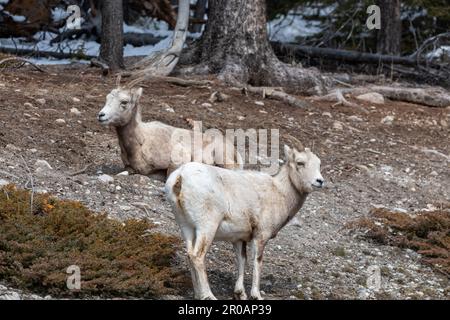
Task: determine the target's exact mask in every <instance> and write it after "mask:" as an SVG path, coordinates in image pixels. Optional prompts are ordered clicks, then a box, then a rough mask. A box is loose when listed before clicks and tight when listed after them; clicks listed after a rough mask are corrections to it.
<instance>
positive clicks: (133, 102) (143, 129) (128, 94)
mask: <svg viewBox="0 0 450 320" xmlns="http://www.w3.org/2000/svg"><path fill="white" fill-rule="evenodd" d="M141 95H142V88H129V87H118V88H116V89H113V90H112V91H111V92H110V93H109V94H108V95H107V96H106V104H105V106H104V107H103V109H102V110H101V111H100V112H99V114H98V116H97V118H98V121H99V122H100V123H101V124H104V125H111V126H113V127H115V129H116V132H117V136H118V138H119V145H120V150H121V158H122V161H123V164H124V165H125V168H126V169H127V170H130V169H131V170H132V171H134V172H136V173H140V174H144V175H148V174H151V173H154V172H156V171H159V170H167V175H168V174H169V173H170V172H171V171H173V170H175V169H176V168H177V167H179V166H180V165H182V164H183V163H186V162H190V161H193V160H195V159H194V154H195V153H194V150H193V143H192V142H191V141H192V140H191V139H190V137H192V136H193V131H191V130H186V129H181V128H176V127H172V126H169V125H167V124H164V123H161V122H158V121H151V122H142V120H141V107H140V105H139V98H140V97H141ZM186 135H187V136H188V137H189V139H184V140H183V139H177V138H176V137H186ZM219 140H221V141H218V140H217V139H214V138H212V137H206V136H205V135H203V137H202V141H201V142H200V144H201V146H200V148H201V149H202V150H203V151H205V154H206V153H207V151H209V152H210V154H209V157H208V156H206V157H203V159H202V158H200V159H201V160H200V161H203V162H204V163H207V164H211V165H219V166H223V167H224V168H228V169H234V168H242V158H241V156H240V155H239V153H238V152H237V151H235V148H234V145H233V143H232V142H231V141H229V140H227V139H225V138H223V140H222V139H219ZM216 146H217V148H216V149H214V148H215V147H216ZM222 147H223V148H222ZM222 149H224V151H223V152H224V154H223V156H221V157H219V156H218V153H217V150H222ZM202 150H200V151H202ZM211 150H212V151H213V152H215V153H211ZM195 152H198V151H195ZM180 153H182V154H183V155H184V158H182V159H180V158H177V161H174V156H178V155H179V154H180ZM186 155H187V156H186ZM180 157H181V156H180ZM225 160H228V161H225Z"/></svg>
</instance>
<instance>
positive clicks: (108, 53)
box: [100, 0, 124, 71]
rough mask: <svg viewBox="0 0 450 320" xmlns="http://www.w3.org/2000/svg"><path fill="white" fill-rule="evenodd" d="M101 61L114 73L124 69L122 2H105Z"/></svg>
mask: <svg viewBox="0 0 450 320" xmlns="http://www.w3.org/2000/svg"><path fill="white" fill-rule="evenodd" d="M101 13H102V36H101V44H100V60H101V61H104V62H105V63H106V64H108V66H109V68H110V69H111V70H112V71H116V70H118V69H122V68H123V67H124V63H123V8H122V0H110V1H103V2H102V3H101Z"/></svg>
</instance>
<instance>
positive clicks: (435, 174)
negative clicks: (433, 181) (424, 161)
mask: <svg viewBox="0 0 450 320" xmlns="http://www.w3.org/2000/svg"><path fill="white" fill-rule="evenodd" d="M430 174H431V175H432V176H438V175H439V174H438V173H437V172H436V171H431V173H430Z"/></svg>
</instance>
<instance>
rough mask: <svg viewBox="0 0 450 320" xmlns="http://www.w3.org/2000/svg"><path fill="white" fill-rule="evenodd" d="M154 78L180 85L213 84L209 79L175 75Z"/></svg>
mask: <svg viewBox="0 0 450 320" xmlns="http://www.w3.org/2000/svg"><path fill="white" fill-rule="evenodd" d="M154 79H156V80H163V81H166V82H168V83H172V84H176V85H178V86H181V87H190V86H209V85H212V84H213V82H212V81H210V80H189V79H183V78H175V77H155V78H154Z"/></svg>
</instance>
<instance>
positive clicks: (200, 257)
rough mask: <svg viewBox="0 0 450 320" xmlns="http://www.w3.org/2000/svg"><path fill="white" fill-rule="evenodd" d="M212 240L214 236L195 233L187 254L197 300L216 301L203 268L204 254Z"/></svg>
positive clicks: (199, 232)
mask: <svg viewBox="0 0 450 320" xmlns="http://www.w3.org/2000/svg"><path fill="white" fill-rule="evenodd" d="M213 239H214V234H208V233H206V232H201V231H199V230H197V231H196V237H195V243H194V247H193V248H192V249H191V250H190V251H189V252H188V254H189V259H190V261H191V266H192V276H193V279H192V280H193V281H194V288H195V289H194V290H195V294H196V298H197V299H201V300H217V299H216V297H214V295H213V293H212V292H211V288H210V287H209V283H208V276H207V274H206V268H205V257H206V253H207V252H208V250H209V247H210V246H211V243H212V241H213Z"/></svg>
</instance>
